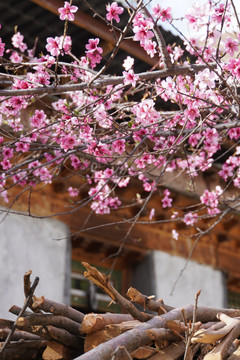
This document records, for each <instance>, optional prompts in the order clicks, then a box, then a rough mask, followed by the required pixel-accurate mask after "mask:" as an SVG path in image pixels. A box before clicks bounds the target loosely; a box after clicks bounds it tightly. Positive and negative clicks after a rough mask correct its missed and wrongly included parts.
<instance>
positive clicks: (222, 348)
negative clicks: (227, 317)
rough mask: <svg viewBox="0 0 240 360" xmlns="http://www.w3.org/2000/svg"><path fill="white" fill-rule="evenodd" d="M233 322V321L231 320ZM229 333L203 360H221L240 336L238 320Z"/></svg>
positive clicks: (239, 321)
mask: <svg viewBox="0 0 240 360" xmlns="http://www.w3.org/2000/svg"><path fill="white" fill-rule="evenodd" d="M233 320H234V319H233ZM236 321H238V324H237V325H236V326H235V327H234V328H233V329H232V330H231V331H230V333H229V334H228V335H227V336H226V337H225V338H224V339H223V340H222V341H221V342H220V343H219V344H218V345H217V346H216V347H215V348H214V349H213V350H212V351H211V352H210V353H208V354H207V355H206V356H205V357H204V360H223V359H224V358H225V357H226V355H227V352H228V349H229V348H230V346H231V345H232V343H233V341H234V340H235V339H236V338H238V336H240V320H236Z"/></svg>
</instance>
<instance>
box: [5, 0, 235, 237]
mask: <svg viewBox="0 0 240 360" xmlns="http://www.w3.org/2000/svg"><path fill="white" fill-rule="evenodd" d="M77 11H78V8H77V6H75V5H72V3H69V2H67V1H65V2H64V6H63V7H61V8H60V9H59V17H60V20H61V21H63V29H66V26H65V25H66V23H67V22H68V21H70V22H71V21H74V19H75V16H76V15H77ZM128 13H129V15H132V14H134V17H133V20H132V22H129V29H128V35H129V33H131V41H132V42H133V44H134V45H136V44H138V45H139V47H140V49H141V50H142V51H145V52H146V53H147V55H148V56H149V59H150V61H152V60H153V59H155V57H157V58H158V59H159V61H158V62H157V63H156V66H155V67H156V68H160V69H162V68H163V67H164V69H165V70H164V71H166V73H165V75H164V73H163V72H162V73H161V71H160V72H159V71H158V72H156V73H154V70H150V71H149V72H148V73H144V74H142V75H141V76H140V74H138V72H137V71H138V70H137V68H136V66H135V59H134V58H133V57H132V56H130V55H129V56H126V58H125V60H124V62H123V64H122V67H123V72H122V74H123V76H122V77H115V76H114V75H111V74H110V75H109V74H108V75H107V74H106V73H104V71H105V68H107V65H106V62H105V61H106V60H105V59H103V53H104V51H103V48H102V46H101V40H100V39H99V38H98V37H91V38H90V39H88V41H87V43H86V44H82V45H81V46H82V47H81V51H82V53H81V56H80V57H79V58H77V57H76V56H74V55H72V53H71V48H72V39H71V37H70V36H68V35H67V33H65V32H64V31H63V35H62V36H54V35H53V36H52V37H48V38H47V39H46V45H45V53H41V54H39V55H36V54H34V53H33V51H32V49H29V48H28V47H27V44H26V43H25V41H24V37H23V35H22V34H21V33H20V32H19V31H18V32H16V33H15V34H14V35H13V36H12V47H13V48H11V49H6V46H5V43H4V39H1V38H0V57H4V59H5V58H6V59H7V60H6V61H7V62H8V65H7V66H9V64H11V66H12V67H6V69H5V70H7V71H6V78H8V79H10V81H11V85H10V86H9V88H8V90H10V91H13V92H12V93H11V94H13V95H11V96H5V95H1V96H0V100H1V101H0V126H1V128H2V129H3V130H2V132H1V136H0V149H1V152H0V193H1V196H2V197H3V199H4V201H6V202H7V201H9V199H8V196H9V194H11V188H12V187H13V186H20V187H22V188H24V189H26V188H32V189H34V188H35V187H37V186H38V184H41V183H44V184H50V183H52V182H53V181H55V180H56V179H58V176H60V175H61V172H62V171H63V169H67V170H68V172H69V174H71V176H73V177H75V176H78V177H79V186H78V185H76V183H74V184H71V183H70V185H69V186H68V187H67V191H68V194H69V196H70V197H71V201H72V202H74V203H75V204H76V206H77V204H78V201H79V197H80V194H81V189H82V187H84V189H85V193H87V199H86V204H88V203H89V202H90V203H91V205H90V206H91V209H92V211H94V212H95V213H96V214H109V213H110V212H111V211H114V210H117V209H122V208H124V206H125V205H127V206H128V205H129V204H130V205H131V206H133V202H134V201H135V202H136V203H137V204H139V203H140V202H141V204H142V203H143V201H144V200H143V199H144V197H145V198H146V199H148V197H149V196H150V195H152V194H159V193H160V194H161V195H160V196H161V197H160V200H159V203H160V205H161V208H162V209H164V211H166V214H168V215H169V219H170V220H171V219H172V220H173V219H176V217H178V218H179V219H181V221H182V222H184V224H185V225H186V226H195V225H196V224H197V223H198V221H199V220H200V219H201V216H202V214H203V211H205V213H204V215H206V216H209V217H213V216H218V215H219V214H220V213H221V211H222V208H223V207H224V206H227V203H229V201H228V202H225V201H224V191H223V190H222V189H223V188H224V187H225V186H226V188H230V187H231V191H232V193H233V194H234V197H233V201H232V203H233V204H234V200H235V199H236V198H237V192H238V191H239V188H240V147H239V138H240V126H239V107H240V102H239V81H240V60H239V56H238V55H239V50H240V49H239V41H240V35H239V30H238V28H237V27H234V11H233V8H232V7H231V4H230V3H229V4H228V5H227V6H226V7H225V6H223V2H221V1H219V2H209V1H208V2H207V3H206V4H204V5H194V6H193V8H192V9H191V11H188V12H187V14H186V17H185V18H186V20H187V21H188V22H189V25H190V26H191V27H192V28H193V29H194V30H195V31H196V33H198V35H196V36H195V37H194V38H193V37H192V38H190V39H188V40H187V41H186V43H185V47H184V48H181V47H177V46H176V45H169V44H167V47H166V49H167V52H168V54H169V56H170V60H171V61H170V64H172V65H174V68H171V69H170V70H171V71H168V70H169V69H167V68H166V64H164V57H163V54H162V52H161V51H162V50H161V47H162V46H163V44H160V43H159V41H160V40H159V38H158V37H157V36H156V27H157V26H158V24H159V23H160V24H161V23H162V22H165V21H168V22H169V23H171V22H173V21H174V18H173V14H172V9H170V8H162V7H161V6H160V5H158V4H157V5H155V6H154V7H153V8H152V10H151V16H148V12H144V11H143V10H142V9H140V10H139V11H137V10H136V9H135V8H134V7H132V8H129V9H128V11H126V10H125V9H124V8H123V7H122V6H120V5H119V4H118V3H117V2H112V3H110V4H107V5H106V13H105V17H106V19H105V21H106V23H107V24H108V26H109V27H111V26H113V28H112V31H113V32H114V31H116V28H115V25H114V23H115V22H116V23H120V24H121V22H120V18H121V17H122V18H121V19H122V20H124V19H123V16H128V15H126V14H128ZM209 19H210V20H209ZM223 19H224V21H223ZM0 31H1V30H0ZM0 34H1V33H0ZM114 35H115V36H116V34H115V33H114ZM223 35H224V36H223ZM127 40H129V37H128V39H127ZM123 41H124V39H123ZM216 44H217V46H216ZM160 45H161V46H160ZM63 57H64V61H63ZM65 59H68V60H67V61H68V62H66V61H65ZM6 61H5V62H6ZM189 61H191V62H192V63H191V64H190V65H189ZM9 69H13V70H9ZM176 69H179V71H176V72H174V71H175V70H176ZM186 69H187V70H186ZM11 71H12V72H11ZM149 73H152V75H153V76H152V77H151V78H150V77H149ZM156 74H158V75H156ZM159 74H160V75H159ZM161 74H163V75H161ZM144 76H145V78H144ZM60 78H61V79H62V78H63V79H64V82H65V86H66V88H65V90H64V92H62V93H61V94H60V93H59V92H58V91H57V90H58V89H59V88H56V92H55V94H54V98H51V99H50V100H49V101H50V103H49V102H46V103H45V99H44V97H43V98H40V99H39V97H38V96H35V95H36V94H37V95H38V91H39V94H45V93H44V90H45V89H48V88H49V87H50V86H51V89H52V88H54V87H56V86H57V83H58V81H59V79H60ZM149 79H150V80H149ZM56 80H58V81H56ZM99 83H101V84H102V86H99ZM94 84H96V86H95V85H94ZM73 85H76V88H75V90H73V87H72V88H71V86H73ZM80 85H84V86H82V87H81V86H80ZM68 86H69V87H68ZM77 86H78V87H77ZM60 88H61V86H60ZM39 89H40V90H39ZM32 91H36V93H35V94H34V95H33V93H32ZM46 93H47V92H46ZM0 94H1V90H0ZM169 108H170V109H171V110H170V111H165V110H164V109H169ZM26 113H27V114H28V115H27V116H26V115H24V114H26ZM211 172H213V173H214V174H215V175H216V176H218V182H219V184H218V185H216V183H214V184H208V186H206V189H205V190H204V191H202V189H201V192H200V191H198V189H197V190H195V191H196V192H197V195H198V197H199V199H200V203H198V204H196V207H195V208H194V209H193V210H192V209H182V210H178V212H177V215H176V211H174V215H173V216H172V217H171V214H170V210H171V209H174V196H173V194H172V193H173V190H172V189H171V193H170V190H169V189H168V180H166V179H167V178H168V176H169V175H172V176H173V179H175V178H176V188H177V185H178V184H177V181H178V178H179V177H180V176H182V175H183V176H184V179H185V185H186V189H185V191H194V190H193V189H194V187H195V181H197V179H200V178H202V179H203V178H205V177H206V178H207V176H208V175H209V174H210V173H211ZM165 177H166V178H165ZM134 182H137V183H138V184H140V185H141V189H142V196H141V199H138V197H137V196H135V198H134V200H133V199H129V204H125V200H126V199H122V198H121V194H122V193H123V192H124V188H127V187H128V186H129V184H131V183H134ZM189 184H190V185H189ZM86 188H87V191H86ZM190 188H191V189H190ZM195 188H196V187H195ZM159 189H160V190H159ZM189 189H190V190H189ZM181 190H183V189H181ZM136 199H137V201H136ZM148 213H149V214H150V215H149V218H150V220H151V219H154V218H156V216H157V209H155V208H151V210H150V209H149V212H148ZM204 215H203V216H204ZM172 234H173V238H174V239H175V240H177V239H178V233H177V232H176V230H174V231H173V233H172Z"/></svg>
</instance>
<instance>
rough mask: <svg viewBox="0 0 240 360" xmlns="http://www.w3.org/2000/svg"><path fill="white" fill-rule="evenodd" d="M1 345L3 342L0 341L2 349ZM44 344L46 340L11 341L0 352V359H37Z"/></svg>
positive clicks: (44, 346)
mask: <svg viewBox="0 0 240 360" xmlns="http://www.w3.org/2000/svg"><path fill="white" fill-rule="evenodd" d="M3 345H4V343H0V349H2V347H3ZM46 346H47V341H46V340H21V341H11V342H10V343H9V344H8V346H7V347H6V348H5V349H4V351H3V352H2V353H0V360H9V359H11V360H15V359H18V360H19V359H24V360H32V359H37V358H39V357H40V356H41V354H42V353H43V351H44V349H45V348H46Z"/></svg>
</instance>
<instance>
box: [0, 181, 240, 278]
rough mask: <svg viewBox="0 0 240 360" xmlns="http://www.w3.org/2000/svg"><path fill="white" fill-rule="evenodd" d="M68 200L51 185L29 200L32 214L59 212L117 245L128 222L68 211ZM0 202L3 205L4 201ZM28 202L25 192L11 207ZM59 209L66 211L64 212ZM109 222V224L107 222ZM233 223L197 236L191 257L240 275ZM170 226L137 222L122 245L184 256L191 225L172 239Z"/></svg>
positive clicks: (77, 228) (77, 229) (75, 229)
mask: <svg viewBox="0 0 240 360" xmlns="http://www.w3.org/2000/svg"><path fill="white" fill-rule="evenodd" d="M11 194H12V195H11V198H12V200H13V199H14V198H15V197H16V196H17V193H16V188H15V189H12V192H11ZM179 201H180V200H179ZM68 203H69V197H68V194H67V193H65V192H64V191H61V192H60V193H55V192H54V191H53V188H52V186H51V185H47V186H44V187H42V188H40V187H37V188H36V189H35V190H34V191H33V193H32V195H31V200H30V204H31V212H32V214H34V215H37V216H40V217H41V216H43V217H46V215H47V216H51V215H52V216H53V215H54V214H58V215H57V216H55V218H57V219H59V220H61V221H63V222H65V223H66V224H67V225H68V226H69V227H70V229H71V232H72V234H77V235H79V236H83V237H87V238H88V239H95V240H97V241H101V242H103V243H106V244H108V245H111V246H115V247H118V246H120V244H121V241H122V240H123V238H124V237H125V235H126V234H127V231H128V229H129V226H130V224H129V223H125V224H117V223H118V222H119V220H120V219H119V217H118V216H116V215H112V214H111V215H108V216H103V215H96V214H95V213H92V214H91V216H89V215H90V209H89V208H88V207H83V208H79V209H78V210H76V211H75V212H71V204H70V203H69V205H70V206H69V208H67V207H66V204H68ZM0 204H1V205H4V203H3V201H2V202H1V203H0ZM28 206H29V198H28V194H27V193H25V194H23V196H22V197H20V198H19V199H18V200H17V201H16V202H15V203H14V205H13V209H15V210H19V211H21V212H22V211H25V212H27V210H28ZM68 210H70V212H68ZM61 212H66V214H65V215H63V214H62V213H61ZM87 219H88V221H87ZM86 221H87V222H86ZM85 222H86V224H85ZM109 223H111V225H109V226H106V225H107V224H109ZM88 224H89V225H90V227H92V228H91V229H89V230H88V231H87V230H84V231H82V230H81V229H82V228H83V227H85V228H86V226H88ZM236 224H237V223H235V232H234V234H233V233H231V235H230V237H228V236H227V231H225V230H224V228H223V225H221V224H218V225H217V227H216V229H215V230H214V231H213V232H211V233H210V234H208V235H206V236H205V237H203V238H201V239H200V240H199V242H198V244H197V246H196V248H195V250H194V252H193V254H192V260H195V261H197V262H199V263H202V264H206V265H210V266H213V267H215V268H218V269H220V270H223V271H226V272H229V273H235V274H239V276H240V268H239V263H240V248H239V246H240V244H239V240H238V238H236V239H233V236H238V232H236V229H237V226H236ZM207 225H208V224H207ZM171 229H172V225H171V224H169V223H166V224H161V227H160V226H159V225H147V224H146V225H143V224H137V225H136V226H135V227H134V229H133V231H132V232H131V236H130V237H128V238H127V239H126V241H125V243H124V246H125V248H126V249H128V250H129V251H136V252H138V253H142V254H144V253H146V252H147V251H149V250H160V251H164V252H167V253H169V254H172V255H176V256H181V257H184V258H187V257H188V255H189V253H190V251H191V249H192V246H193V244H194V240H193V239H192V238H191V234H192V233H191V229H190V228H187V227H185V228H184V229H182V230H181V234H182V235H181V236H180V237H179V240H178V241H176V240H174V239H172V236H171ZM221 232H223V233H224V234H226V238H224V241H223V242H219V240H218V234H221ZM233 240H234V241H233Z"/></svg>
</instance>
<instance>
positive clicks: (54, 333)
mask: <svg viewBox="0 0 240 360" xmlns="http://www.w3.org/2000/svg"><path fill="white" fill-rule="evenodd" d="M47 331H48V334H49V336H50V337H51V338H52V339H54V340H56V341H58V342H60V343H61V344H63V345H65V346H69V347H72V348H75V349H79V348H80V347H81V341H80V338H79V337H77V336H76V335H72V334H71V333H69V332H68V331H66V330H64V329H59V328H57V327H55V326H52V325H48V326H47Z"/></svg>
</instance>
